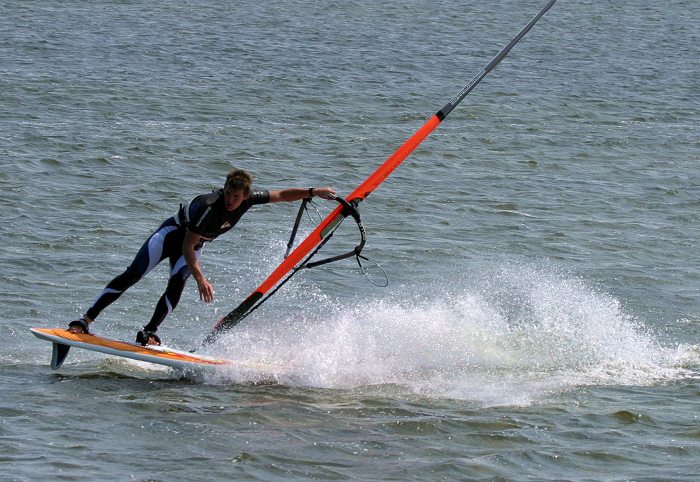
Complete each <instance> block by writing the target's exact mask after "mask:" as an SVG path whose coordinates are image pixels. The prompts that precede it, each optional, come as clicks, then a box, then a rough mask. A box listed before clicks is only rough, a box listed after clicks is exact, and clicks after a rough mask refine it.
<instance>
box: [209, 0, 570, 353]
mask: <svg viewBox="0 0 700 482" xmlns="http://www.w3.org/2000/svg"><path fill="white" fill-rule="evenodd" d="M555 2H556V0H550V1H549V2H548V3H547V4H546V5H545V6H544V7H543V8H542V9H541V10H540V12H539V13H538V14H537V15H536V16H535V17H533V18H532V19H531V20H530V22H528V24H527V25H526V26H525V27H523V29H522V30H521V31H520V32H519V33H518V34H517V35H516V36H515V37H513V38H512V39H511V40H510V42H509V43H508V45H506V46H505V47H504V48H503V49H501V51H500V52H498V54H497V55H496V56H495V57H494V58H493V59H492V60H491V61H490V62H489V63H488V64H487V65H486V66H485V67H484V68H483V69H482V70H481V71H480V72H479V73H478V74H477V75H476V76H475V77H474V78H473V79H472V80H471V81H470V82H469V84H467V86H466V87H464V89H462V90H461V91H460V92H459V93H458V94H457V95H456V96H455V97H453V98H452V100H450V102H448V103H447V104H446V105H445V106H444V107H443V108H442V109H440V111H438V112H437V113H436V114H435V115H433V116H432V117H430V118H429V119H428V120H427V122H425V124H423V126H422V127H421V128H420V129H418V130H417V131H416V132H415V133H414V134H413V135H412V136H411V137H410V138H409V139H408V140H407V141H406V142H404V143H403V145H401V147H399V148H398V149H397V150H396V152H394V153H393V154H392V155H391V156H390V157H389V158H388V159H387V160H386V161H384V162H383V163H382V164H381V165H380V166H379V167H378V168H377V169H376V170H375V171H374V172H373V173H372V174H371V175H370V176H369V177H367V179H365V180H364V181H363V182H362V183H361V184H360V185H359V186H357V188H355V190H354V191H352V192H351V193H350V195H349V196H348V197H347V198H346V199H345V200H339V201H341V203H340V204H339V205H338V206H337V207H336V208H335V209H334V210H333V211H332V212H331V213H330V214H329V215H328V216H327V217H326V218H325V219H323V221H321V223H320V224H319V225H318V226H317V227H316V229H314V230H313V232H312V233H311V234H310V235H309V236H308V237H307V238H306V239H305V240H304V241H302V242H301V243H300V244H299V246H297V247H296V249H294V250H293V251H292V252H291V253H290V254H289V256H287V258H286V259H285V260H284V261H282V263H280V265H279V266H277V268H275V270H274V271H273V272H272V273H270V275H269V276H268V277H267V278H266V279H265V281H263V282H262V284H261V285H260V286H258V287H257V288H256V289H255V290H254V291H253V292H252V293H251V294H250V295H249V296H248V297H247V298H246V299H245V300H244V301H243V302H242V303H241V304H240V305H239V306H238V307H236V309H234V310H233V311H232V312H230V313H229V314H227V315H226V316H224V317H223V318H221V319H220V320H219V321H218V322H217V323H216V325H215V326H214V328H213V329H212V331H211V332H210V333H209V335H208V336H207V338H206V339H205V340H204V342H203V344H204V345H207V344H209V343H212V342H213V341H215V340H216V339H217V338H218V337H219V336H220V335H221V334H222V333H223V332H225V331H226V330H228V329H230V328H232V327H233V326H235V325H236V324H237V323H238V322H239V321H240V320H241V319H243V318H244V317H245V316H246V315H247V314H248V313H249V312H250V311H251V310H252V309H254V307H255V306H256V303H258V302H259V301H260V300H261V299H262V298H263V296H265V295H266V294H267V293H268V292H270V290H273V289H274V288H275V287H276V286H277V285H278V284H279V283H280V282H281V281H282V279H283V278H284V277H285V276H286V275H288V273H290V271H292V270H294V269H295V267H297V266H298V264H299V263H300V262H301V261H302V260H303V259H304V258H305V257H306V256H308V255H309V254H311V253H312V251H313V250H314V249H315V248H317V247H318V246H319V245H321V244H322V243H323V242H324V240H326V238H327V237H328V236H329V235H331V234H332V232H333V230H334V229H335V228H336V227H337V226H338V224H339V223H340V222H341V221H342V220H343V219H344V218H345V217H346V216H348V215H349V214H351V213H352V207H351V206H356V205H357V204H358V203H359V202H361V201H363V200H364V199H366V198H367V196H369V195H370V194H371V193H372V191H374V190H375V189H376V188H377V187H378V186H379V185H380V184H381V183H382V182H384V180H385V179H386V178H387V177H388V176H389V175H390V174H391V173H392V172H393V171H394V170H395V169H396V168H397V167H398V166H399V165H400V164H401V163H402V162H403V161H404V160H405V159H406V158H407V157H408V156H409V155H410V154H411V153H412V152H413V151H414V150H415V149H416V147H418V146H419V145H420V144H421V142H423V140H424V139H425V138H426V137H428V135H430V133H431V132H432V131H433V130H435V128H436V127H437V126H438V125H440V123H441V122H442V121H443V120H444V119H445V118H446V117H447V115H448V114H449V113H450V112H451V111H452V109H454V108H455V107H456V106H457V104H459V103H460V102H461V101H462V99H464V98H465V97H466V96H467V94H468V93H469V92H471V90H472V89H473V88H474V87H476V85H477V84H478V83H479V82H481V80H482V79H483V78H484V77H485V76H486V75H487V74H488V73H489V72H490V71H491V70H492V69H493V68H494V67H496V65H498V63H499V62H500V61H501V60H503V58H505V56H506V55H507V54H508V52H510V50H511V49H512V48H513V46H515V44H516V43H518V42H519V41H520V39H521V38H522V37H523V36H524V35H525V34H526V33H527V32H528V31H529V30H530V29H531V28H532V27H533V25H534V24H535V23H536V22H537V21H538V20H539V19H540V18H541V17H542V16H543V15H544V14H545V13H546V12H547V11H548V10H549V9H550V8H551V7H552V5H554V3H555ZM355 215H356V211H355ZM356 220H357V221H358V223H359V218H358V219H356ZM360 229H361V230H362V229H363V228H362V227H361V228H360Z"/></svg>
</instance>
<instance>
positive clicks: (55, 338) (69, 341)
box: [29, 328, 233, 370]
mask: <svg viewBox="0 0 700 482" xmlns="http://www.w3.org/2000/svg"><path fill="white" fill-rule="evenodd" d="M29 330H30V331H31V332H32V333H33V334H34V336H36V337H37V338H40V339H42V340H47V341H50V342H51V343H52V344H53V355H52V357H51V368H53V369H54V370H56V369H58V368H59V367H60V366H61V365H62V364H63V362H64V360H65V359H66V356H67V355H68V350H69V348H70V347H71V346H74V347H77V348H83V349H85V350H91V351H98V352H101V353H106V354H108V355H114V356H119V357H123V358H131V359H132V360H141V361H145V362H150V363H157V364H159V365H166V366H170V367H174V368H197V367H200V368H201V367H212V366H226V365H232V364H233V362H231V361H229V360H224V359H219V358H212V357H207V356H202V355H195V354H194V353H189V352H185V351H180V350H175V349H173V348H167V347H164V346H155V345H148V346H142V345H140V344H138V343H130V342H127V341H120V340H113V339H110V338H104V337H101V336H98V335H91V334H85V333H71V332H69V331H68V330H66V329H65V328H30V329H29Z"/></svg>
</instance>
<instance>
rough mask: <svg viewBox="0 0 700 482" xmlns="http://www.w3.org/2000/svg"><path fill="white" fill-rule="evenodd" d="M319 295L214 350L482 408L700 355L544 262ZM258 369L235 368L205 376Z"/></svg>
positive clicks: (344, 385)
mask: <svg viewBox="0 0 700 482" xmlns="http://www.w3.org/2000/svg"><path fill="white" fill-rule="evenodd" d="M316 298H317V299H316V300H315V301H316V302H317V306H319V309H314V310H313V311H311V310H308V311H306V312H305V313H303V314H295V315H288V316H287V317H286V318H285V319H282V320H280V321H278V322H274V323H271V322H266V323H257V322H254V321H247V322H245V323H243V324H242V325H240V326H239V327H238V328H237V329H236V330H235V331H234V332H233V333H232V334H231V335H230V336H229V337H227V340H225V341H224V342H222V343H220V344H219V345H217V347H216V350H217V352H216V354H218V355H222V356H225V357H227V358H231V359H235V360H240V361H244V362H266V363H270V364H271V367H272V368H271V371H273V372H275V370H276V369H275V368H274V367H279V368H280V369H279V370H277V371H276V373H274V375H275V376H276V378H277V380H278V381H279V382H281V383H285V384H294V385H304V386H315V387H323V388H338V389H348V388H356V387H365V386H375V385H392V386H396V385H398V386H401V387H405V388H407V389H409V390H410V391H412V392H414V393H416V394H419V395H421V396H428V397H440V398H443V397H445V398H456V399H463V400H474V401H476V402H478V403H482V404H489V405H491V404H494V405H503V404H506V405H527V404H530V403H534V402H536V401H537V400H541V399H543V398H547V397H549V396H556V395H557V394H561V393H562V392H567V391H570V390H571V389H574V388H576V387H581V386H591V385H629V384H634V385H650V384H657V383H664V382H671V381H674V380H677V379H680V378H685V377H689V376H692V372H690V371H689V370H687V369H686V368H685V367H689V366H693V365H697V364H698V362H700V349H699V348H698V347H697V346H689V345H677V346H665V345H664V344H663V343H662V342H661V341H660V339H659V336H658V334H655V333H653V332H652V331H651V330H650V329H649V328H648V327H647V325H645V323H644V322H643V320H637V319H635V317H633V316H632V315H630V314H628V313H626V312H625V310H624V308H623V307H622V305H621V303H620V301H619V300H617V299H616V298H615V297H613V296H611V295H609V294H607V293H605V292H602V291H600V290H598V289H597V288H595V287H593V286H591V285H590V284H589V283H587V282H585V281H584V280H582V279H580V278H577V277H574V276H570V275H567V274H565V273H561V272H558V271H557V270H556V269H554V268H551V267H542V266H534V265H532V264H528V265H523V264H518V263H498V264H495V265H490V266H489V267H487V268H485V269H484V270H482V273H481V274H479V275H469V276H467V275H464V276H462V277H461V279H460V278H457V279H455V278H453V279H450V280H443V281H442V283H437V284H432V283H431V284H430V285H429V286H425V285H423V286H419V285H415V286H404V287H401V288H400V289H398V290H396V291H394V292H393V293H391V294H390V295H389V296H387V297H385V298H382V299H377V300H373V301H370V302H366V303H363V304H353V305H352V306H347V302H343V301H342V300H331V299H325V300H324V299H323V297H322V296H317V297H316ZM224 347H227V348H224ZM267 375H269V373H268V374H267ZM259 376H260V374H259V373H258V374H257V375H256V374H255V373H250V372H245V371H241V370H240V369H234V370H228V371H223V372H217V373H216V374H215V375H212V376H211V378H209V379H208V381H211V382H216V383H221V382H222V381H223V382H227V381H228V382H240V381H247V382H249V381H256V377H259Z"/></svg>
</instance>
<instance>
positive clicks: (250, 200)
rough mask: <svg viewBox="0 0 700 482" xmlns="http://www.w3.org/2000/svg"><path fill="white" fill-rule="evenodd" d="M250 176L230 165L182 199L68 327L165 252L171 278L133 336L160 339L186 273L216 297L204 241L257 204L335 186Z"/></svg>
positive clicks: (81, 322) (81, 326)
mask: <svg viewBox="0 0 700 482" xmlns="http://www.w3.org/2000/svg"><path fill="white" fill-rule="evenodd" d="M252 181H253V179H252V176H251V175H250V174H249V173H248V172H246V171H244V170H242V169H233V170H231V171H230V172H229V173H228V174H227V176H226V182H225V184H224V187H223V189H219V190H217V191H213V192H212V193H210V194H202V195H200V196H197V197H195V198H194V199H193V200H192V201H190V202H189V203H188V204H186V205H184V206H182V205H181V206H180V209H179V211H178V213H177V214H176V215H174V216H172V217H169V218H168V219H166V220H165V221H164V222H163V223H162V224H161V225H160V227H159V228H158V229H157V230H156V231H155V232H154V233H153V234H151V235H150V236H149V238H148V239H147V240H146V242H145V243H144V244H143V246H142V247H141V249H140V250H139V252H138V253H137V254H136V257H135V258H134V260H133V261H132V263H131V264H130V265H129V267H127V268H126V270H125V271H124V272H123V273H122V274H120V275H119V276H117V277H116V278H114V279H113V280H112V281H110V282H109V284H107V286H106V287H105V289H104V290H103V291H102V293H100V295H99V296H98V297H97V299H96V300H95V302H94V303H93V305H92V306H91V307H90V308H89V309H88V310H87V311H86V312H85V314H84V315H83V316H82V317H81V318H79V319H77V320H74V321H71V322H70V324H69V328H68V329H69V331H70V332H72V333H88V332H89V324H90V323H92V322H93V321H94V320H95V318H96V317H97V316H98V315H99V314H100V313H101V312H102V310H103V309H105V308H106V307H107V306H109V305H110V304H112V303H113V302H115V301H116V300H117V299H118V298H119V297H120V296H121V295H122V293H124V291H126V290H127V289H128V288H130V287H131V286H133V285H134V284H136V283H137V282H138V281H139V280H140V279H141V278H143V277H144V276H145V275H146V274H148V273H149V272H150V271H151V270H152V269H153V268H154V267H155V266H156V265H157V264H158V263H160V262H161V261H163V260H164V259H166V258H168V259H169V261H170V279H169V281H168V285H167V288H166V290H165V292H164V293H163V295H162V296H161V297H160V299H159V300H158V302H157V303H156V307H155V311H154V312H153V316H152V317H151V321H149V322H148V324H146V325H145V326H144V327H143V329H142V330H140V331H139V332H138V333H137V336H136V341H137V342H139V343H141V344H143V345H146V344H154V345H160V338H159V337H158V335H156V331H157V330H158V327H159V326H160V324H161V323H162V322H163V320H165V318H166V317H167V316H168V315H169V314H170V313H171V312H172V311H173V310H174V309H175V307H176V306H177V304H178V302H179V301H180V295H181V294H182V291H183V289H184V287H185V282H186V281H187V279H188V278H189V277H190V276H193V277H194V279H195V281H196V282H197V288H198V290H199V298H200V299H201V300H202V301H204V302H205V303H210V302H212V301H213V300H214V287H213V286H212V284H211V283H210V282H209V281H208V280H207V278H206V276H205V275H204V273H203V271H202V267H201V265H200V263H199V258H200V255H201V253H202V248H203V247H204V244H205V243H207V242H208V241H211V240H213V239H214V238H216V237H218V236H220V235H221V234H223V233H225V232H226V231H228V230H230V229H231V228H232V227H233V226H235V225H236V223H237V222H238V221H239V220H240V218H241V217H242V216H243V214H245V213H246V212H247V211H248V209H250V208H251V207H252V206H254V205H256V204H266V203H276V202H293V201H299V200H301V199H304V198H308V197H312V196H318V197H321V198H323V199H332V198H333V196H335V191H334V190H333V189H332V188H330V187H317V188H288V189H282V190H274V191H267V190H253V189H252V187H251V184H252Z"/></svg>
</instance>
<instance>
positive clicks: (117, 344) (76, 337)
mask: <svg viewBox="0 0 700 482" xmlns="http://www.w3.org/2000/svg"><path fill="white" fill-rule="evenodd" d="M37 331H40V332H42V333H46V334H48V335H53V336H55V337H58V338H63V339H65V340H71V341H78V342H81V343H85V344H86V345H92V346H102V347H105V348H111V349H112V350H119V351H125V352H130V353H136V354H139V355H146V356H152V357H158V358H163V359H166V360H178V361H186V362H192V363H203V364H207V365H225V364H226V363H227V362H225V361H223V360H211V359H208V358H200V357H197V356H192V355H188V354H186V353H174V352H171V351H160V350H158V349H153V348H147V347H143V346H141V345H136V344H133V343H128V342H125V341H119V340H111V339H109V338H102V337H100V336H96V335H86V334H84V333H71V332H70V331H68V330H66V329H63V328H39V329H37Z"/></svg>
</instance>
